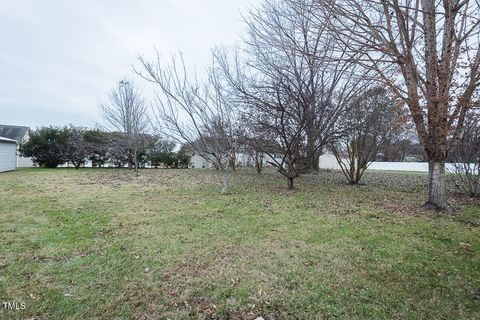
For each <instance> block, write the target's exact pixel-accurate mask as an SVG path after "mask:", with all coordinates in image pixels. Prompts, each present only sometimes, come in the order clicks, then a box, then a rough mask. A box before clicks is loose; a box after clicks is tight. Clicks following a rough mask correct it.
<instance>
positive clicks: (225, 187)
mask: <svg viewBox="0 0 480 320" xmlns="http://www.w3.org/2000/svg"><path fill="white" fill-rule="evenodd" d="M222 194H228V162H227V165H226V168H224V169H223V188H222Z"/></svg>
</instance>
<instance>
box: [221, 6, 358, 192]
mask: <svg viewBox="0 0 480 320" xmlns="http://www.w3.org/2000/svg"><path fill="white" fill-rule="evenodd" d="M298 3H300V5H297V4H298ZM298 3H297V2H295V1H290V0H287V1H276V0H270V1H265V2H263V3H262V5H261V6H260V7H259V8H257V9H256V10H255V11H251V12H250V13H249V14H248V15H247V16H246V17H245V21H246V24H247V28H248V37H247V38H246V40H245V50H244V51H243V52H240V53H239V52H236V53H234V54H233V56H234V57H233V58H232V56H229V54H228V53H227V52H226V51H225V50H223V51H221V50H217V51H216V59H217V61H219V65H221V66H222V68H223V70H224V74H225V77H226V79H227V80H226V82H228V83H229V84H230V86H231V87H232V88H233V90H234V91H235V95H236V97H237V99H238V100H239V102H240V103H241V104H242V105H243V106H244V108H243V111H244V117H245V118H246V119H249V121H250V124H251V125H250V129H249V130H248V133H249V135H248V138H249V140H250V141H251V145H253V146H254V147H255V148H257V149H258V150H259V151H260V152H262V153H265V154H267V155H268V156H269V161H270V162H271V163H272V164H273V165H274V166H275V167H277V169H278V171H279V172H280V173H282V174H283V175H285V177H286V178H287V179H288V186H289V188H293V179H295V178H296V177H298V176H299V175H300V174H302V173H304V172H306V171H309V170H312V169H314V168H317V167H318V158H319V155H320V154H321V151H322V148H323V147H324V146H326V145H328V143H330V142H331V141H332V140H333V139H335V137H336V136H337V134H338V132H337V131H336V127H335V122H336V120H337V119H338V118H339V117H340V115H341V114H342V112H343V111H344V110H345V108H346V106H347V105H348V102H349V101H350V100H351V99H352V98H353V97H355V95H356V94H358V92H360V91H361V89H362V88H363V87H364V86H365V84H366V83H365V82H364V81H359V79H358V77H356V75H358V73H355V72H354V71H358V70H355V69H359V67H357V66H356V65H354V64H352V63H348V62H344V61H341V62H339V61H337V60H335V59H333V57H336V56H342V54H343V53H342V48H340V47H339V46H338V41H336V40H335V39H334V38H333V37H331V36H329V35H328V33H327V29H326V27H323V26H318V24H314V22H315V21H316V18H315V17H314V16H313V9H314V8H315V1H313V0H302V1H301V2H298ZM240 56H242V57H240ZM265 137H267V138H266V139H265ZM266 141H267V142H269V143H265V142H266Z"/></svg>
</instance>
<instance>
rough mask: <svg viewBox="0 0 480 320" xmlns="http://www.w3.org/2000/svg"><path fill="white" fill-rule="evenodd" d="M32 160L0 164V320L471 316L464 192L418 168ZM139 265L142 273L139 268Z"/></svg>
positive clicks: (474, 238)
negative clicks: (298, 172)
mask: <svg viewBox="0 0 480 320" xmlns="http://www.w3.org/2000/svg"><path fill="white" fill-rule="evenodd" d="M364 182H365V185H362V186H356V187H355V186H349V185H347V184H346V183H345V182H344V180H343V178H342V176H341V173H339V172H321V173H318V174H312V175H306V176H304V177H302V178H301V179H298V181H297V184H296V190H295V191H287V190H286V189H285V185H286V182H285V180H284V179H282V178H281V177H280V176H278V175H276V174H273V173H266V174H264V175H261V176H259V175H256V174H254V173H253V172H250V171H240V172H237V173H235V174H234V175H233V176H232V187H231V191H232V194H230V195H228V196H222V195H221V194H220V188H221V186H220V184H221V177H220V176H219V175H217V173H215V172H214V171H202V170H145V171H141V175H140V176H139V177H135V176H134V174H133V173H132V172H128V171H127V170H108V169H104V170H93V169H84V170H78V171H75V170H69V169H58V170H47V169H32V170H21V171H17V172H11V173H5V174H1V175H0V230H1V233H0V234H1V236H0V245H1V251H0V302H5V301H16V302H24V303H25V304H26V308H25V309H24V310H18V311H6V310H0V318H4V319H91V318H97V319H167V318H171V319H203V318H207V319H208V318H220V319H254V318H255V317H257V316H263V317H264V318H265V319H324V318H327V319H330V318H345V319H392V318H394V319H397V318H398V319H415V318H422V319H427V318H431V319H474V318H477V319H478V318H480V307H479V305H480V255H479V250H480V234H479V225H480V203H478V202H475V201H472V200H469V199H466V198H455V197H452V198H451V202H452V204H453V206H454V207H455V208H456V212H455V215H454V216H448V215H445V214H434V213H431V212H428V211H424V210H423V209H421V208H420V206H419V205H420V204H421V203H422V202H423V201H424V195H425V187H426V181H425V176H424V175H418V174H410V175H409V174H405V173H401V174H395V173H391V172H388V173H385V172H384V173H382V172H371V173H368V172H367V173H366V176H365V181H364ZM145 268H149V269H147V270H148V272H145V271H146V269H145Z"/></svg>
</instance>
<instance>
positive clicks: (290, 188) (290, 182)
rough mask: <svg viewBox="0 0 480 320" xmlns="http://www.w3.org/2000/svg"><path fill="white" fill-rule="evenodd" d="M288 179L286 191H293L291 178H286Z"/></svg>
mask: <svg viewBox="0 0 480 320" xmlns="http://www.w3.org/2000/svg"><path fill="white" fill-rule="evenodd" d="M287 179H288V190H292V189H293V178H287Z"/></svg>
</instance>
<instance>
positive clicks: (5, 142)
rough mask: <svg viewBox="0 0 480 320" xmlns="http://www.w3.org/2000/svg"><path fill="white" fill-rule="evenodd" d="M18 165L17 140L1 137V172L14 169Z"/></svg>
mask: <svg viewBox="0 0 480 320" xmlns="http://www.w3.org/2000/svg"><path fill="white" fill-rule="evenodd" d="M16 167H17V142H16V141H15V140H13V139H8V138H4V137H0V172H5V171H13V170H15V168H16Z"/></svg>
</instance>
